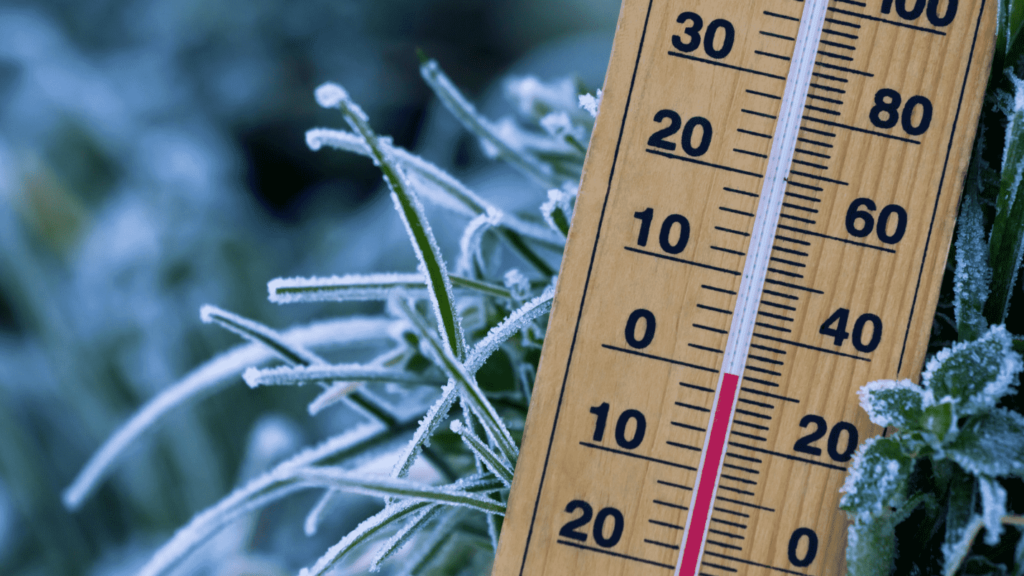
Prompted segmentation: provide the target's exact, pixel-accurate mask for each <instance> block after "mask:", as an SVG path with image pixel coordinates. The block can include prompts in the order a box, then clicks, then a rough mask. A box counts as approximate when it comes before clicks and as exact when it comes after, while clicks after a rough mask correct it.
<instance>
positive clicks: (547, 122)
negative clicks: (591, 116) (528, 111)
mask: <svg viewBox="0 0 1024 576" xmlns="http://www.w3.org/2000/svg"><path fill="white" fill-rule="evenodd" d="M540 126H541V128H543V129H544V131H545V132H547V133H548V134H550V135H551V136H552V137H554V138H555V139H556V140H557V141H559V142H567V143H569V144H570V145H571V146H572V147H573V148H575V149H576V152H577V153H579V154H585V153H586V152H587V149H586V146H584V145H583V142H586V139H587V131H586V130H584V129H583V127H581V126H576V125H575V124H573V123H572V120H570V119H569V115H568V114H566V113H565V112H552V113H551V114H548V115H547V116H545V117H543V118H541V120H540Z"/></svg>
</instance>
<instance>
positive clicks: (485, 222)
mask: <svg viewBox="0 0 1024 576" xmlns="http://www.w3.org/2000/svg"><path fill="white" fill-rule="evenodd" d="M502 217H503V214H502V213H501V211H500V210H498V209H497V208H493V207H490V206H488V208H487V211H486V212H484V213H483V214H479V215H477V216H476V217H474V218H473V219H472V220H470V221H469V224H467V225H466V229H465V230H464V231H463V232H462V238H460V239H459V259H458V262H457V263H456V265H455V272H456V274H462V275H465V276H469V277H472V276H473V269H474V268H475V266H474V263H479V262H480V256H479V255H480V242H481V240H482V239H483V237H484V232H487V231H488V230H490V229H491V228H493V227H495V226H497V225H498V224H500V223H501V220H502Z"/></svg>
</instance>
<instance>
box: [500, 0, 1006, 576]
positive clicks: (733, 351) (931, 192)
mask: <svg viewBox="0 0 1024 576" xmlns="http://www.w3.org/2000/svg"><path fill="white" fill-rule="evenodd" d="M995 21H996V0H959V1H957V0H865V2H859V1H854V0H832V1H831V2H822V1H821V0H803V1H800V0H756V1H754V0H625V2H624V5H623V7H622V12H621V15H620V19H619V24H618V31H617V33H616V37H615V44H614V49H613V51H612V57H611V63H610V66H609V70H608V76H607V81H606V86H605V90H604V99H603V102H602V103H601V108H600V114H599V116H598V119H597V123H596V126H595V129H594V134H593V139H592V141H591V145H590V152H589V154H588V157H587V161H586V166H585V170H584V176H583V181H582V184H581V190H580V194H579V198H578V201H577V204H576V212H575V217H574V220H573V225H572V230H571V233H570V235H569V241H568V245H567V248H566V252H565V259H564V262H563V264H562V272H561V277H560V280H559V286H558V292H557V296H556V298H555V304H554V308H553V310H552V312H551V320H550V325H549V328H548V333H547V340H546V343H545V346H544V352H543V356H542V361H541V364H540V370H539V373H538V375H537V381H536V386H535V390H534V395H533V401H532V404H531V408H530V413H529V417H528V419H527V423H526V432H525V435H524V440H523V451H522V455H521V457H520V459H519V462H518V464H517V468H516V474H515V482H514V484H513V486H512V493H511V499H510V501H509V508H508V515H507V517H506V520H505V523H504V527H503V530H502V534H501V542H500V545H499V549H498V555H497V560H496V563H495V568H494V572H493V573H494V574H495V575H497V576H515V575H526V576H540V575H552V576H566V575H577V574H579V575H585V576H605V575H609V576H610V575H624V574H630V575H636V574H642V575H647V574H651V575H655V574H657V575H662V574H664V575H668V574H680V575H683V576H696V575H697V574H708V575H713V576H717V575H723V576H725V575H729V574H812V575H826V574H839V573H842V572H843V571H844V560H843V556H844V548H845V540H846V527H847V520H846V517H845V515H844V514H843V513H842V512H840V511H839V510H838V500H839V497H840V493H839V488H840V486H842V483H843V480H844V477H845V474H846V469H847V467H848V466H849V465H850V461H851V458H852V455H853V453H854V450H855V448H856V446H857V445H858V443H860V442H863V441H864V440H866V439H867V438H869V437H871V436H874V435H876V434H878V433H880V432H881V430H880V429H878V428H877V427H875V426H873V425H872V424H871V423H870V422H869V421H868V419H867V417H866V415H865V413H864V411H863V410H862V409H861V408H860V407H859V405H858V400H857V395H856V392H857V390H858V388H859V387H860V386H862V385H864V384H865V383H867V382H869V381H871V380H876V379H882V378H912V379H916V378H917V377H918V373H919V370H920V366H921V365H922V362H923V360H924V355H925V351H926V346H927V342H928V335H929V332H930V326H931V322H932V317H933V314H934V310H935V306H936V302H937V299H938V296H939V287H940V283H941V280H942V274H943V270H944V267H945V263H946V254H947V251H948V247H949V243H950V239H951V236H952V233H953V229H954V223H955V216H956V209H957V204H958V200H959V196H960V191H961V188H962V185H963V181H964V175H965V173H966V169H967V164H968V160H969V156H970V147H971V143H972V139H973V135H974V132H975V129H976V126H977V118H978V115H979V113H980V107H981V105H982V96H983V92H984V85H985V82H986V80H987V77H988V70H989V66H990V62H991V55H992V50H993V43H994V40H995V37H994V36H995Z"/></svg>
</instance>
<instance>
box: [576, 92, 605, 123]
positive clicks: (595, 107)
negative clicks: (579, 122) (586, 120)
mask: <svg viewBox="0 0 1024 576" xmlns="http://www.w3.org/2000/svg"><path fill="white" fill-rule="evenodd" d="M602 98H604V92H602V91H601V89H600V88H599V89H598V90H597V97H596V98H595V97H594V96H593V95H591V94H581V95H580V97H579V103H580V108H583V109H584V110H586V111H587V112H590V115H591V116H593V117H594V118H597V112H598V111H599V110H600V109H601V99H602Z"/></svg>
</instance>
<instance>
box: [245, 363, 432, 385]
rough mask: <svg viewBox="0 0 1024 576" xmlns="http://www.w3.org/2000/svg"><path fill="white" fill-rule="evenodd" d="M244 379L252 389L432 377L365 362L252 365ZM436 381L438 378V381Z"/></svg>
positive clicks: (404, 381)
mask: <svg viewBox="0 0 1024 576" xmlns="http://www.w3.org/2000/svg"><path fill="white" fill-rule="evenodd" d="M242 378H243V379H244V380H245V383H246V384H248V385H249V387H250V388H256V387H258V386H282V385H299V386H302V385H303V384H307V383H324V382H333V381H336V380H345V381H360V382H396V383H401V384H424V383H429V382H430V377H429V376H425V375H423V374H416V373H412V372H406V371H404V370H395V369H392V368H380V367H377V366H367V365H364V364H335V365H326V364H318V365H314V366H280V367H277V368H264V369H259V368H248V369H246V371H245V372H244V373H243V374H242ZM435 381H436V380H435Z"/></svg>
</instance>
